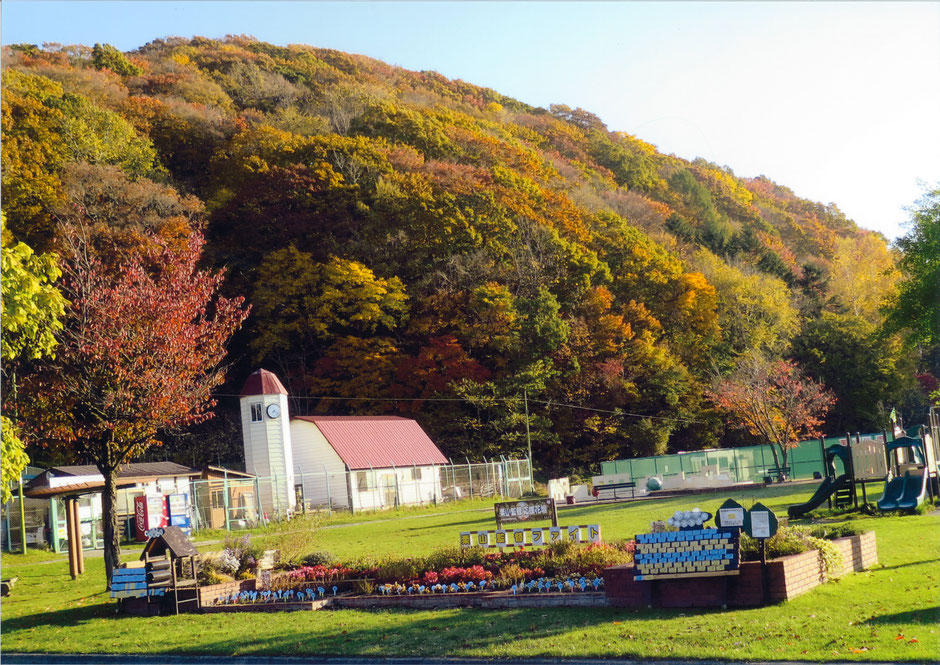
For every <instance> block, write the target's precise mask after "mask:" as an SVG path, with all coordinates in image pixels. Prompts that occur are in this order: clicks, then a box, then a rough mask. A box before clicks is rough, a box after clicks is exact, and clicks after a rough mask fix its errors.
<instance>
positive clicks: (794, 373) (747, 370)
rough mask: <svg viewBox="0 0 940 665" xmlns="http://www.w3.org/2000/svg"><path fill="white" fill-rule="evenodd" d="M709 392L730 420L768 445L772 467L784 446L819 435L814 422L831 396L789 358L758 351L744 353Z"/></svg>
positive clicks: (783, 462) (783, 455) (783, 459)
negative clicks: (764, 354) (771, 457)
mask: <svg viewBox="0 0 940 665" xmlns="http://www.w3.org/2000/svg"><path fill="white" fill-rule="evenodd" d="M710 394H711V397H712V399H713V400H714V402H715V404H716V405H717V406H718V407H719V408H720V409H722V410H724V411H726V412H727V414H728V416H729V417H730V418H731V419H732V421H733V422H735V423H737V424H738V425H739V426H741V427H744V428H746V429H747V430H748V431H749V432H750V433H751V434H753V435H755V436H759V437H760V438H761V439H763V440H764V442H766V443H767V444H769V445H770V449H771V451H772V452H773V455H774V464H775V465H776V466H777V468H783V467H786V466H787V457H788V453H789V451H790V450H792V449H793V448H795V447H796V445H797V444H798V443H799V442H800V441H805V440H806V439H809V438H811V437H814V436H819V435H820V433H821V432H820V430H819V426H820V425H822V424H823V422H824V420H825V416H826V412H827V411H828V410H829V408H830V407H831V406H832V404H833V403H834V402H835V396H834V395H833V394H832V393H831V392H829V391H828V390H826V389H825V387H824V386H823V385H822V384H821V383H818V382H816V381H813V380H812V379H809V378H807V377H805V376H803V374H802V373H801V372H800V370H799V368H798V367H797V366H796V365H795V364H794V363H792V362H789V361H786V360H776V361H770V360H767V359H766V358H763V357H761V356H758V355H753V356H749V357H747V358H745V359H744V360H743V361H742V362H741V364H740V365H739V366H738V368H737V369H736V370H735V371H734V372H733V373H732V374H731V375H730V376H728V377H726V378H722V379H720V380H718V381H717V383H716V385H715V387H714V389H713V390H712V391H711V393H710Z"/></svg>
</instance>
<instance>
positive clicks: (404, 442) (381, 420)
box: [294, 416, 448, 469]
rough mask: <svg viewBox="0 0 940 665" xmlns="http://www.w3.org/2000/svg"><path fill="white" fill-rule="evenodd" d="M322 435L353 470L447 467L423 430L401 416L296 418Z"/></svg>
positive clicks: (442, 457)
mask: <svg viewBox="0 0 940 665" xmlns="http://www.w3.org/2000/svg"><path fill="white" fill-rule="evenodd" d="M294 420H303V421H306V422H309V423H313V424H314V425H316V426H317V428H318V429H319V430H320V431H321V432H323V436H325V437H326V440H327V441H328V442H329V444H330V445H331V446H333V449H334V450H335V451H336V453H337V454H338V455H339V456H340V459H342V460H343V463H344V464H346V466H348V467H349V468H350V469H368V468H370V467H371V468H373V469H382V468H388V467H392V466H411V465H412V464H416V465H419V466H421V465H428V464H447V463H448V462H447V458H446V457H444V453H442V452H441V451H440V450H438V447H437V446H435V445H434V442H433V441H431V439H430V438H428V435H427V434H425V433H424V430H423V429H421V426H420V425H419V424H418V423H416V422H415V421H414V420H410V419H408V418H399V417H398V416H297V417H296V418H294Z"/></svg>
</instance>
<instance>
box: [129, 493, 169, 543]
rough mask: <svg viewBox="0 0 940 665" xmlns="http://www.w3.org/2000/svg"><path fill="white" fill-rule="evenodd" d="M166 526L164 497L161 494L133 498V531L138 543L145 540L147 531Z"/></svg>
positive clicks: (166, 517)
mask: <svg viewBox="0 0 940 665" xmlns="http://www.w3.org/2000/svg"><path fill="white" fill-rule="evenodd" d="M167 524H168V516H167V502H166V497H164V496H163V495H162V494H148V495H146V496H136V497H134V530H135V532H136V534H137V540H138V541H139V542H143V541H145V540H147V536H146V532H147V531H148V530H149V529H158V528H163V527H165V526H167Z"/></svg>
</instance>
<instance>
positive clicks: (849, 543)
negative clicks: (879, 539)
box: [832, 531, 878, 575]
mask: <svg viewBox="0 0 940 665" xmlns="http://www.w3.org/2000/svg"><path fill="white" fill-rule="evenodd" d="M832 542H833V544H835V546H836V547H838V548H839V550H840V551H841V552H842V559H843V562H844V565H843V569H842V574H843V575H845V574H847V573H857V572H859V571H860V570H867V569H868V568H871V567H872V566H874V565H875V564H876V563H878V545H877V543H876V542H875V532H874V531H868V532H866V533H863V534H861V535H860V536H849V537H848V538H839V539H838V540H833V541H832Z"/></svg>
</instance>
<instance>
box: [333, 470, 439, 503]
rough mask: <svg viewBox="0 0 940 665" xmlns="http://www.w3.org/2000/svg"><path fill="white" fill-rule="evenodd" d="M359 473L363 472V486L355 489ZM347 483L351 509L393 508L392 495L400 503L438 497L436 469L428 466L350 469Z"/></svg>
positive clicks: (431, 499) (421, 501)
mask: <svg viewBox="0 0 940 665" xmlns="http://www.w3.org/2000/svg"><path fill="white" fill-rule="evenodd" d="M359 473H365V474H366V479H367V483H366V489H363V490H360V489H359V482H358V478H359V476H358V475H357V474H359ZM414 476H420V478H417V479H416V478H415V477H414ZM396 481H397V482H396ZM351 486H352V492H351V493H352V500H353V511H359V510H373V509H378V508H391V507H394V506H395V497H396V495H397V496H398V505H400V506H408V505H415V504H419V503H432V502H434V500H435V498H437V499H441V498H442V493H441V473H440V469H439V468H438V467H437V466H432V465H429V466H417V467H413V466H405V467H389V468H383V469H372V470H368V469H365V470H360V471H353V472H352V479H351Z"/></svg>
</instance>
